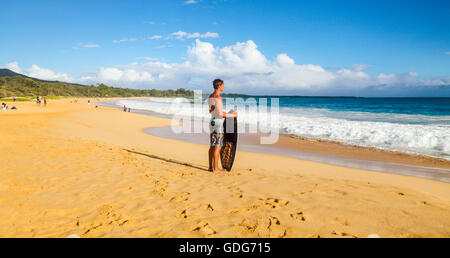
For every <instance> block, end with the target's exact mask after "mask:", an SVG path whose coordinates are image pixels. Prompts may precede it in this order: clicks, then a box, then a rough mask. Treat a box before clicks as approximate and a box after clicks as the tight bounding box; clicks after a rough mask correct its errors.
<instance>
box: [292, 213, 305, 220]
mask: <svg viewBox="0 0 450 258" xmlns="http://www.w3.org/2000/svg"><path fill="white" fill-rule="evenodd" d="M291 218H293V219H296V220H300V221H305V220H306V218H305V216H303V211H296V212H294V213H292V214H291Z"/></svg>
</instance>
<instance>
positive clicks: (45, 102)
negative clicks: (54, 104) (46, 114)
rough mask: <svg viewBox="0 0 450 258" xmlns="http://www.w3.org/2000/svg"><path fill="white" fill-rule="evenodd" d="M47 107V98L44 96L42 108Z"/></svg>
mask: <svg viewBox="0 0 450 258" xmlns="http://www.w3.org/2000/svg"><path fill="white" fill-rule="evenodd" d="M46 106H47V97H45V96H44V107H46Z"/></svg>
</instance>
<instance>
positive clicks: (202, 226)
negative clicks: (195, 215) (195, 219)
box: [190, 220, 217, 236]
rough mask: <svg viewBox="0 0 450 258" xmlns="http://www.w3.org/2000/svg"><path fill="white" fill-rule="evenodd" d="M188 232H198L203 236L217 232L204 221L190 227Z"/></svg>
mask: <svg viewBox="0 0 450 258" xmlns="http://www.w3.org/2000/svg"><path fill="white" fill-rule="evenodd" d="M190 231H200V232H202V233H204V234H205V235H207V236H209V235H214V234H216V233H217V232H216V231H215V230H214V229H213V228H212V227H211V226H210V225H209V223H208V222H207V221H205V220H202V221H200V223H198V224H197V225H195V226H194V227H192V228H191V229H190Z"/></svg>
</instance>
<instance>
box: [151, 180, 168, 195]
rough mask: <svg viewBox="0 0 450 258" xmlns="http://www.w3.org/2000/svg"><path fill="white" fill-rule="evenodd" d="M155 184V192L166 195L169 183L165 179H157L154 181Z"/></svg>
mask: <svg viewBox="0 0 450 258" xmlns="http://www.w3.org/2000/svg"><path fill="white" fill-rule="evenodd" d="M153 184H154V186H155V189H154V190H153V194H156V195H159V196H164V194H165V193H166V188H167V186H168V185H169V183H167V182H164V181H159V180H155V181H153Z"/></svg>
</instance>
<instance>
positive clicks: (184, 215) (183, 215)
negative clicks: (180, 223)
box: [177, 208, 188, 219]
mask: <svg viewBox="0 0 450 258" xmlns="http://www.w3.org/2000/svg"><path fill="white" fill-rule="evenodd" d="M177 217H178V218H182V219H187V218H188V216H187V208H186V209H183V210H181V211H178V212H177Z"/></svg>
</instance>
